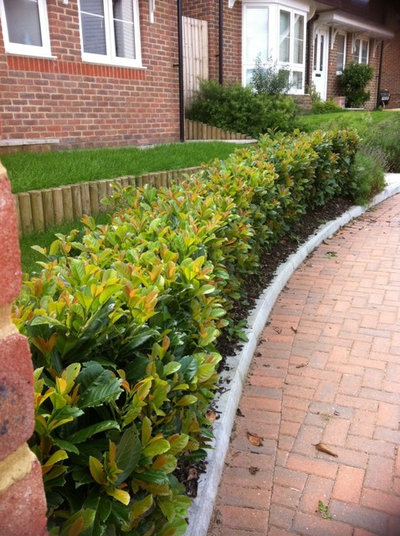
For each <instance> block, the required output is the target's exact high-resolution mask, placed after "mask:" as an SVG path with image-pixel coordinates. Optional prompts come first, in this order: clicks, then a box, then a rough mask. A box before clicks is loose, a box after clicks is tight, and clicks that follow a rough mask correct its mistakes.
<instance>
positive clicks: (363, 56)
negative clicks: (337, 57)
mask: <svg viewBox="0 0 400 536" xmlns="http://www.w3.org/2000/svg"><path fill="white" fill-rule="evenodd" d="M367 60H368V41H361V63H367Z"/></svg>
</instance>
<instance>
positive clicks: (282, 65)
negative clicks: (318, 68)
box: [242, 0, 308, 93]
mask: <svg viewBox="0 0 400 536" xmlns="http://www.w3.org/2000/svg"><path fill="white" fill-rule="evenodd" d="M242 4H243V52H242V58H243V62H242V63H243V74H242V81H243V84H245V85H246V84H248V83H249V82H250V80H251V75H252V73H253V70H254V67H255V62H256V58H257V57H259V58H260V59H261V62H262V63H263V64H264V65H265V67H266V68H267V67H273V68H274V67H276V68H277V69H278V70H281V71H284V72H285V73H287V76H288V78H289V83H290V84H291V90H290V93H303V92H304V72H305V32H306V17H305V15H306V12H307V9H308V7H307V4H306V3H305V2H302V0H296V1H295V0H286V1H285V7H284V6H283V5H279V4H278V3H277V2H276V1H271V2H269V1H263V0H258V1H257V0H242ZM303 5H304V10H302V6H303Z"/></svg>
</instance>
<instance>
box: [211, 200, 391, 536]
mask: <svg viewBox="0 0 400 536" xmlns="http://www.w3.org/2000/svg"><path fill="white" fill-rule="evenodd" d="M332 252H333V254H332ZM399 320H400V196H395V197H393V198H391V199H389V200H387V201H385V202H383V203H382V204H381V205H379V206H378V207H376V208H375V209H373V210H371V211H369V212H367V213H366V214H364V216H362V217H361V218H359V219H358V220H356V221H354V222H353V223H351V224H349V225H347V226H346V227H345V228H343V229H341V230H340V231H339V232H338V233H336V235H334V236H333V237H331V238H330V239H328V240H326V241H325V242H324V243H323V244H321V246H320V247H319V248H318V249H317V250H315V252H314V253H313V254H312V255H311V256H310V257H309V258H308V259H307V260H306V261H305V262H304V263H303V264H302V265H301V267H300V268H299V269H298V270H297V271H296V272H295V273H294V275H293V276H292V278H291V280H290V281H289V283H288V284H287V286H286V287H285V289H284V290H283V292H282V293H281V295H280V297H279V298H278V300H277V302H276V304H275V307H274V309H273V311H272V313H271V317H270V322H269V324H268V326H267V327H266V328H265V329H264V332H263V334H262V339H261V343H260V345H259V346H258V349H257V352H256V354H255V356H254V358H253V362H252V365H251V369H250V372H249V375H248V379H247V384H246V386H245V388H244V391H243V395H242V399H241V402H240V405H239V407H240V409H241V411H242V414H243V415H244V416H243V417H242V416H241V417H239V416H238V417H237V418H236V423H235V427H234V431H233V432H232V437H231V445H230V449H229V453H228V456H227V459H226V464H225V469H224V473H223V476H222V480H221V485H220V489H219V494H218V500H217V504H216V505H215V509H214V516H213V520H212V523H211V526H210V529H209V533H208V534H209V536H245V535H249V536H283V535H286V534H297V535H311V536H331V535H332V536H373V535H375V536H376V535H380V536H399V535H400V449H399V447H398V445H399V443H400V428H399V422H400V396H399V395H400V330H399V329H398V325H399ZM248 432H250V433H253V434H258V435H259V436H261V437H263V438H264V439H263V444H262V445H260V446H259V447H257V446H254V445H252V444H250V443H249V441H248V439H247V433H248ZM320 442H323V443H324V444H326V445H327V446H328V447H329V448H330V449H331V450H332V451H333V452H334V453H336V454H337V455H338V457H332V456H329V455H328V454H325V453H323V452H318V451H317V450H316V448H315V445H316V444H317V443H320ZM319 501H322V502H323V504H324V505H327V507H328V512H329V514H330V515H331V516H332V517H331V518H329V519H323V516H322V513H321V511H319V509H318V502H319Z"/></svg>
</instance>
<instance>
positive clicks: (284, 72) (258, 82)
mask: <svg viewBox="0 0 400 536" xmlns="http://www.w3.org/2000/svg"><path fill="white" fill-rule="evenodd" d="M250 87H252V88H253V89H254V91H255V92H256V93H257V94H258V95H262V94H264V93H266V94H267V95H285V94H286V93H288V91H289V90H290V88H291V87H292V84H291V83H290V81H289V70H288V69H285V68H280V69H279V68H278V66H277V65H276V63H275V64H274V63H272V61H271V60H270V61H269V62H268V63H267V64H264V63H263V62H262V61H261V57H260V56H257V58H256V65H255V68H254V70H253V74H252V76H251V80H250Z"/></svg>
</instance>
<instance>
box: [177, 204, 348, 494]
mask: <svg viewBox="0 0 400 536" xmlns="http://www.w3.org/2000/svg"><path fill="white" fill-rule="evenodd" d="M353 204H354V203H352V202H351V201H350V200H349V199H347V198H341V197H338V198H335V199H334V200H332V201H330V202H329V203H327V204H326V205H325V206H324V207H321V208H318V209H315V210H313V211H312V212H310V213H308V214H306V215H304V217H303V218H302V219H301V221H300V222H299V223H298V224H297V225H296V226H295V227H294V228H293V230H292V233H291V235H290V236H286V237H284V238H282V240H280V241H279V242H278V243H277V244H276V245H275V246H274V247H273V248H272V249H271V250H269V251H265V252H264V253H263V254H262V256H261V259H260V270H259V272H258V273H257V274H255V275H253V276H251V277H249V278H248V279H247V280H246V284H245V298H244V299H243V300H242V301H240V302H237V303H235V306H234V308H233V310H231V311H230V315H231V316H232V317H233V323H234V325H237V324H238V323H239V322H240V321H241V320H244V319H246V318H247V317H248V315H249V313H250V311H251V310H252V309H253V308H254V305H255V302H256V300H257V298H258V297H259V296H260V294H261V293H262V292H263V290H264V289H265V288H266V287H267V286H268V285H269V283H270V282H271V280H272V279H273V277H274V274H275V272H276V270H277V268H278V266H279V265H280V264H282V263H284V262H285V261H286V259H287V258H288V257H289V255H290V254H291V253H293V252H295V251H296V250H297V249H298V247H299V246H300V245H301V244H303V243H304V242H306V241H307V239H308V237H309V236H311V235H312V234H314V233H315V231H316V230H317V229H318V227H320V226H321V225H322V224H323V223H325V222H327V221H330V220H334V219H336V218H337V217H339V216H341V215H342V214H343V212H345V211H346V210H348V209H349V208H350V207H351V206H352V205H353ZM242 344H243V342H241V341H240V340H237V339H236V340H231V339H230V337H229V336H228V334H227V333H224V332H223V333H222V334H221V336H220V337H219V339H218V344H217V350H218V351H219V353H220V354H221V355H222V360H221V362H220V363H219V372H221V370H223V369H225V368H226V364H225V359H226V357H227V356H229V355H233V354H234V353H235V352H236V351H237V350H238V348H240V346H241V345H242ZM225 383H226V380H225ZM225 390H226V386H224V385H221V384H220V385H219V386H218V387H217V393H218V392H219V393H222V392H223V391H225ZM217 397H218V394H217ZM211 407H213V404H212V405H211ZM239 411H240V410H239ZM217 418H218V416H217ZM205 472H206V462H204V461H200V462H196V463H185V462H184V461H183V460H181V461H180V462H179V464H178V468H177V469H176V471H175V473H174V474H175V476H176V477H177V478H178V480H179V481H180V482H182V483H183V484H184V485H185V487H186V493H187V495H188V496H189V497H196V495H197V482H198V479H199V478H200V475H201V473H205Z"/></svg>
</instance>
